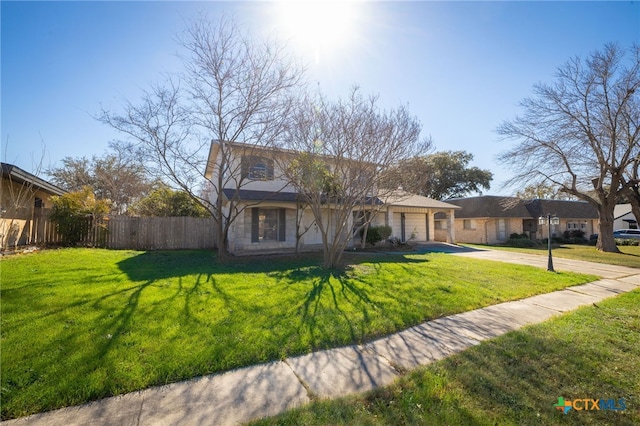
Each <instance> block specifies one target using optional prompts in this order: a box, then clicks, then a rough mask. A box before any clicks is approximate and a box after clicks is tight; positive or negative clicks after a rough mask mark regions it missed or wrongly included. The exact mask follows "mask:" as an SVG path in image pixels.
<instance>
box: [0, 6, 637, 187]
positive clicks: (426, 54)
mask: <svg viewBox="0 0 640 426" xmlns="http://www.w3.org/2000/svg"><path fill="white" fill-rule="evenodd" d="M0 7H1V19H2V23H1V24H2V41H1V43H2V44H1V47H2V63H1V64H2V93H1V96H2V105H1V106H2V115H1V119H2V123H1V125H2V132H1V133H2V161H6V162H9V163H13V164H16V165H18V166H20V167H22V168H24V169H26V170H32V169H33V166H34V162H35V161H37V159H38V158H39V157H40V154H41V152H42V147H43V146H44V147H45V148H46V156H45V160H44V163H45V164H44V165H45V167H51V166H57V165H60V160H61V159H62V158H64V157H66V156H71V157H80V156H87V157H91V156H92V155H102V154H103V153H104V152H105V150H106V149H107V145H108V142H109V141H110V140H113V139H118V138H122V136H121V135H119V134H118V133H116V132H115V131H113V130H111V129H110V128H108V127H106V126H105V125H103V124H101V123H99V122H97V121H96V120H94V119H93V118H92V115H94V114H96V113H97V112H98V110H99V109H100V106H101V105H103V106H105V107H107V108H110V109H112V110H116V111H117V110H118V107H119V105H121V104H122V101H123V100H124V99H129V100H131V101H133V102H135V101H136V99H138V97H139V95H140V92H141V91H142V90H144V89H145V88H147V87H148V86H149V85H150V84H151V83H155V82H157V81H161V80H162V73H171V72H175V71H179V70H180V68H181V63H180V61H179V59H178V58H177V56H176V54H177V53H179V46H178V44H177V43H176V42H175V39H176V36H177V35H179V34H180V33H181V31H182V30H183V29H184V26H185V21H186V20H188V19H189V18H190V17H193V16H195V15H196V14H198V13H200V12H205V13H207V14H208V16H210V17H211V18H213V19H217V18H218V16H219V15H220V14H221V13H227V14H234V15H235V16H236V18H237V19H238V20H239V21H240V22H241V23H242V24H243V25H244V26H245V27H246V28H247V29H249V30H250V31H251V32H253V33H255V34H256V35H261V34H271V35H275V36H277V37H280V38H283V39H288V40H289V46H290V48H291V49H292V50H293V51H294V52H295V53H296V54H299V55H301V57H302V58H303V60H304V61H305V62H307V63H308V78H309V79H310V80H311V81H313V82H315V83H316V84H317V85H319V87H320V88H321V90H322V91H324V92H325V93H327V94H328V95H329V96H341V95H345V94H346V92H347V90H348V89H349V87H351V86H352V85H354V84H358V85H359V86H361V88H362V90H363V92H365V93H374V94H379V96H380V104H381V106H383V107H394V106H397V105H399V104H407V105H408V106H409V109H410V111H411V112H412V113H413V114H414V115H416V116H417V117H418V118H419V119H420V121H421V122H422V124H423V134H424V135H425V136H428V135H431V136H432V138H433V140H434V142H435V145H436V148H437V149H438V150H466V151H469V152H471V153H472V154H473V155H474V156H475V159H474V163H473V164H474V165H476V166H479V167H482V168H486V169H490V170H491V171H492V172H494V176H495V178H494V182H493V183H492V188H491V190H490V191H487V193H488V194H509V193H511V192H513V191H514V190H515V189H501V184H502V182H503V181H504V180H506V179H507V178H508V177H509V172H508V170H507V169H506V168H504V167H503V166H501V165H500V164H498V163H497V162H496V160H495V157H496V155H497V154H498V153H500V152H501V150H503V149H504V148H505V145H504V144H505V142H501V141H500V140H499V138H498V136H497V135H496V133H495V128H496V127H497V126H498V124H500V122H501V121H503V120H507V119H511V118H513V117H514V116H515V115H516V114H517V113H518V102H519V101H520V100H521V99H523V98H524V97H526V96H528V95H530V94H531V88H532V86H533V85H534V84H535V83H538V82H549V81H552V80H553V78H554V73H555V70H556V68H557V67H558V66H559V65H562V64H563V63H564V62H566V61H567V60H568V59H569V58H570V57H573V56H576V55H578V56H582V57H584V56H585V55H587V54H589V53H590V52H592V51H594V50H596V49H600V48H602V46H603V45H604V44H605V43H607V42H618V43H620V45H622V46H629V45H630V44H631V43H633V42H640V4H639V3H637V2H629V1H626V2H357V3H354V4H352V5H351V6H349V9H348V10H343V9H340V6H338V5H336V4H331V3H329V4H325V5H324V6H322V7H321V6H318V8H319V9H317V10H316V11H314V12H312V16H307V15H295V16H294V17H292V16H288V17H287V18H283V16H285V15H286V13H287V12H286V11H287V10H290V9H292V8H296V7H297V6H293V5H291V4H284V5H283V4H275V3H270V2H158V1H156V2H152V1H149V2H7V1H2V2H1V6H0ZM288 8H289V9H288ZM323 8H324V9H328V10H329V13H328V15H327V16H325V14H324V13H320V12H318V10H323ZM336 8H337V9H339V10H335V9H336ZM296 10H297V9H296ZM302 12H304V10H303V11H302ZM338 17H339V18H338ZM285 19H288V21H287V20H285ZM292 21H295V22H294V23H302V24H301V25H295V26H293V27H292V26H291V25H289V24H291V23H292ZM304 29H306V30H307V33H306V34H300V33H299V32H300V31H301V30H304ZM309 33H312V35H314V37H311V38H312V40H309V39H308V36H309ZM325 34H326V35H325ZM332 34H333V35H335V34H338V35H339V36H338V37H332V36H331V35H332ZM319 39H320V40H325V41H324V42H320V41H318V40H319ZM319 43H322V45H319Z"/></svg>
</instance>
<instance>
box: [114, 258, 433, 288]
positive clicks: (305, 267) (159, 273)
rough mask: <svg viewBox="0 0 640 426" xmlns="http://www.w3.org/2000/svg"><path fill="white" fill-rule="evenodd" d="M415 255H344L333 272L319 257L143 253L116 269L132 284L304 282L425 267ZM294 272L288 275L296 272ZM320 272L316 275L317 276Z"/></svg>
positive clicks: (123, 262) (123, 261)
mask: <svg viewBox="0 0 640 426" xmlns="http://www.w3.org/2000/svg"><path fill="white" fill-rule="evenodd" d="M420 254H421V253H417V252H405V253H397V254H396V253H392V254H387V253H367V254H360V255H357V256H356V255H350V254H349V253H345V256H344V258H343V259H344V260H343V262H342V266H341V267H339V268H336V269H329V270H327V269H323V268H322V267H321V266H320V265H321V263H322V256H321V254H318V253H304V254H299V255H293V254H291V255H264V256H251V257H236V258H231V259H229V261H228V262H226V263H223V264H219V263H216V258H215V252H212V251H205V250H193V251H191V250H188V251H147V252H143V253H141V254H138V255H136V256H132V257H129V258H127V259H124V260H122V261H120V262H118V268H119V269H120V270H121V271H122V272H124V273H125V274H126V275H127V277H128V278H129V279H130V280H132V281H156V280H162V279H167V278H176V277H180V276H186V275H204V276H207V277H210V276H211V275H213V274H234V273H267V274H272V273H276V274H278V273H282V272H284V273H291V275H289V278H291V279H294V278H295V277H296V274H300V275H299V277H300V278H305V274H309V273H311V274H312V275H317V274H318V273H320V274H321V273H322V272H321V271H330V272H331V273H333V274H334V275H335V274H341V273H343V272H344V271H347V270H349V269H351V268H352V267H353V265H358V264H363V263H374V264H381V263H426V262H427V261H428V259H426V258H424V257H423V258H412V257H409V256H411V255H420ZM296 270H298V272H291V271H296ZM319 271H320V272H319Z"/></svg>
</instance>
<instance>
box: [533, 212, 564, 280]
mask: <svg viewBox="0 0 640 426" xmlns="http://www.w3.org/2000/svg"><path fill="white" fill-rule="evenodd" d="M545 223H546V224H547V226H548V227H549V228H548V234H547V246H548V248H549V260H548V261H547V271H550V272H555V271H554V270H553V257H552V256H551V225H558V224H559V223H560V219H558V218H557V217H556V216H551V214H550V213H549V214H547V215H546V216H540V217H539V218H538V225H544V224H545Z"/></svg>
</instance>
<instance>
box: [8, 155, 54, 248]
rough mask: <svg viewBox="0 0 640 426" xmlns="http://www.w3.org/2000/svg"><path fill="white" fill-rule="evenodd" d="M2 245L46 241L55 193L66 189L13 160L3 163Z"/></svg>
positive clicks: (13, 245)
mask: <svg viewBox="0 0 640 426" xmlns="http://www.w3.org/2000/svg"><path fill="white" fill-rule="evenodd" d="M1 165H2V186H1V187H0V188H1V190H0V248H2V249H3V250H4V249H7V248H9V247H16V246H22V245H27V244H37V243H40V242H42V241H44V239H43V237H44V233H45V232H46V230H45V225H46V211H47V209H48V208H50V207H51V201H50V199H51V196H53V195H62V194H64V193H65V192H66V191H64V190H63V189H60V188H58V187H57V186H55V185H53V184H51V183H49V182H47V181H45V180H43V179H40V178H39V177H37V176H35V175H33V174H31V173H29V172H26V171H24V170H22V169H21V168H19V167H17V166H14V165H12V164H7V163H1Z"/></svg>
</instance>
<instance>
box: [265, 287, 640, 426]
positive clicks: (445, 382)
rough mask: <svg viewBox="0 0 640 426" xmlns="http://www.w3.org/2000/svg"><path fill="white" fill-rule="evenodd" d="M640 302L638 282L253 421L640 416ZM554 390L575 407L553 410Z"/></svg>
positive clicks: (479, 421)
mask: <svg viewBox="0 0 640 426" xmlns="http://www.w3.org/2000/svg"><path fill="white" fill-rule="evenodd" d="M638 306H640V290H635V291H633V292H630V293H627V294H623V295H620V296H617V297H615V298H611V299H608V300H605V301H602V302H599V303H598V304H597V306H588V307H582V308H580V309H578V310H576V311H575V312H572V313H568V314H566V315H563V316H562V317H559V318H555V319H552V320H549V321H547V322H545V323H542V324H537V325H533V326H529V327H525V328H523V329H521V330H518V331H514V332H511V333H508V334H506V335H504V336H501V337H498V338H495V339H492V340H489V341H485V342H483V343H481V344H480V345H478V346H474V347H472V348H470V349H467V350H466V351H464V352H462V353H460V354H457V355H454V356H451V357H449V358H447V359H444V360H442V361H439V362H436V363H433V364H431V365H429V366H427V367H422V368H420V369H417V370H415V371H413V372H411V373H409V374H407V375H406V376H404V377H402V378H400V379H398V380H397V381H396V382H395V383H394V384H393V385H391V386H388V387H384V388H380V389H376V390H374V391H371V392H369V393H366V394H364V395H356V396H351V397H346V398H341V399H336V400H332V401H318V402H314V403H312V404H310V405H307V406H305V407H302V408H300V409H296V410H292V411H290V412H287V413H284V414H282V415H280V416H277V417H273V418H269V419H265V420H262V421H259V422H256V423H255V424H254V426H257V425H276V424H277V425H294V424H305V425H324V424H332V425H339V424H349V425H351V424H366V425H376V424H385V425H386V424H411V425H457V424H473V425H496V424H499V425H551V424H554V425H555V424H567V425H629V426H631V425H638V424H640V369H638V365H640V352H639V351H638V348H640V310H638ZM559 397H562V398H563V400H564V401H565V402H572V403H573V405H574V406H575V407H576V408H572V409H570V410H567V413H566V414H565V413H563V412H562V411H559V410H558V409H557V408H556V407H555V405H556V404H558V398H559ZM585 399H586V400H588V401H586V402H585V401H584V400H585ZM594 400H595V401H598V402H597V403H595V404H594V402H593V401H594ZM600 401H602V402H600ZM596 407H597V408H596Z"/></svg>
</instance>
